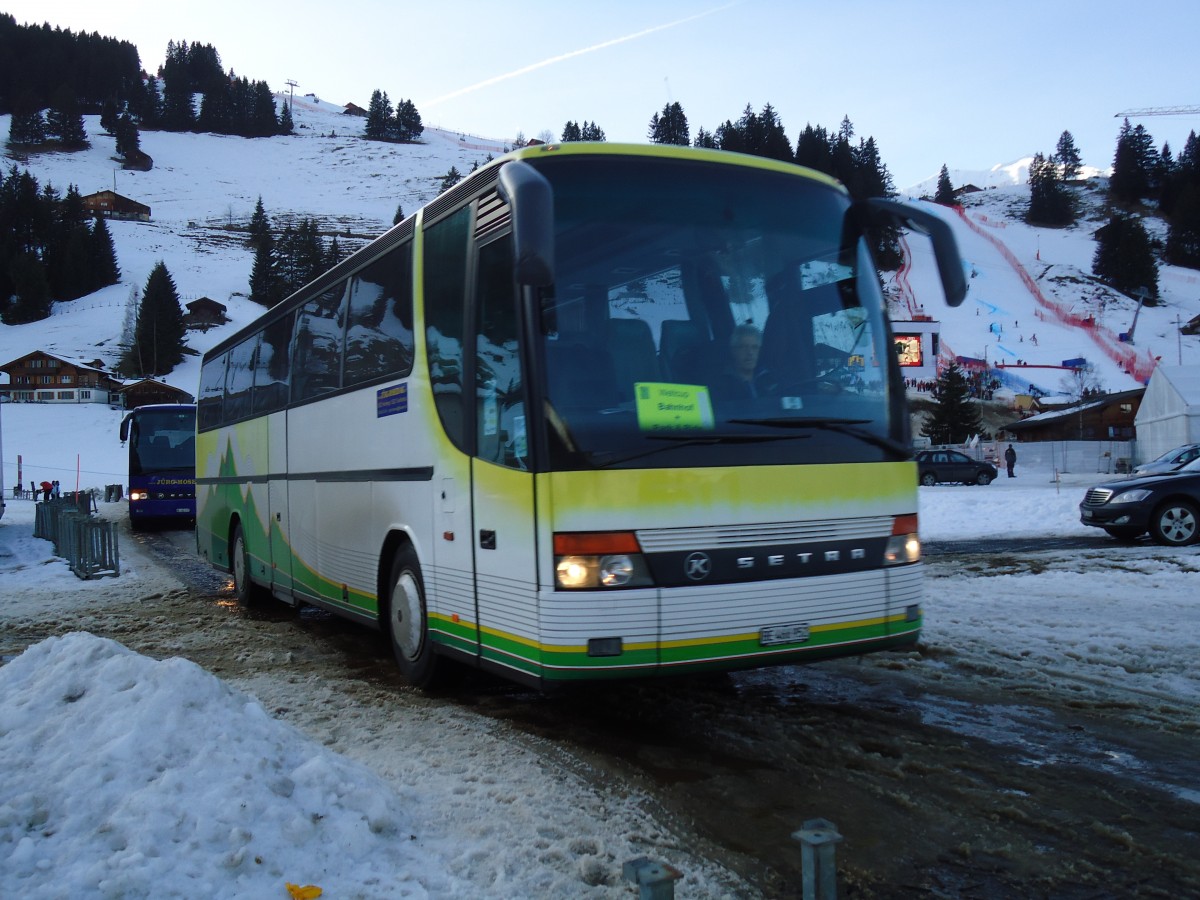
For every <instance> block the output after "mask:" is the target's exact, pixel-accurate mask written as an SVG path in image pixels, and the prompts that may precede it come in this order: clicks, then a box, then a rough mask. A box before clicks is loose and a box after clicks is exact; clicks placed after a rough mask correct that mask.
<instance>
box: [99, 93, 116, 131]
mask: <svg viewBox="0 0 1200 900" xmlns="http://www.w3.org/2000/svg"><path fill="white" fill-rule="evenodd" d="M119 115H120V110H118V109H117V102H116V101H115V100H113V99H112V98H111V97H110V98H109V99H108V100H105V101H104V105H103V106H102V107H101V108H100V127H101V128H103V129H104V130H105V131H106V132H107V133H108V134H116V133H117V117H118V116H119Z"/></svg>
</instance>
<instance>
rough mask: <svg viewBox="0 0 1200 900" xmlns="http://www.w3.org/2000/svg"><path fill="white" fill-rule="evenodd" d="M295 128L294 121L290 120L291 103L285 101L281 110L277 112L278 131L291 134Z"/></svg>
mask: <svg viewBox="0 0 1200 900" xmlns="http://www.w3.org/2000/svg"><path fill="white" fill-rule="evenodd" d="M295 130H296V123H295V122H293V121H292V105H291V104H290V103H286V102H285V103H284V104H283V112H281V113H280V114H279V133H280V134H292V133H293V132H294V131H295Z"/></svg>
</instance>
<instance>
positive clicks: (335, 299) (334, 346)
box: [292, 282, 346, 403]
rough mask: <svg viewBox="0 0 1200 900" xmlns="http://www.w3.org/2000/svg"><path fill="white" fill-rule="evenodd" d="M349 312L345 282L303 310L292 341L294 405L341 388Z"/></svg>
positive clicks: (326, 292) (297, 321)
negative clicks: (343, 334)
mask: <svg viewBox="0 0 1200 900" xmlns="http://www.w3.org/2000/svg"><path fill="white" fill-rule="evenodd" d="M345 313H346V285H345V283H344V282H343V283H339V284H337V285H335V286H334V287H332V288H330V289H329V290H327V291H325V292H324V293H322V294H320V295H318V296H316V297H314V298H313V299H312V300H309V301H308V302H307V303H305V304H304V306H302V307H301V308H300V313H299V315H297V316H296V329H295V335H296V337H295V340H294V341H293V342H292V346H293V357H292V366H293V368H292V402H294V403H298V402H301V401H304V400H309V399H311V398H313V397H318V396H320V395H321V394H327V393H329V392H330V391H336V390H337V389H338V388H339V387H341V379H342V326H343V323H344V322H345Z"/></svg>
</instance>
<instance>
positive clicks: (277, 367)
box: [254, 313, 292, 415]
mask: <svg viewBox="0 0 1200 900" xmlns="http://www.w3.org/2000/svg"><path fill="white" fill-rule="evenodd" d="M291 339H292V315H291V314H290V313H289V314H288V315H285V316H283V317H282V318H279V319H276V320H275V321H274V322H271V323H270V324H268V325H267V327H266V328H264V329H263V333H262V341H261V342H260V343H259V345H258V355H257V356H256V357H255V359H254V412H255V414H256V415H261V414H262V413H270V412H276V411H278V410H280V409H283V408H284V407H285V406H287V402H288V384H289V383H290V382H291V375H292V372H291V368H292V367H291V362H290V361H289V358H288V353H289V351H290V349H291V348H290V346H289V345H290V343H291Z"/></svg>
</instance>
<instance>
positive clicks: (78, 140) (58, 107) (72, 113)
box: [46, 85, 91, 150]
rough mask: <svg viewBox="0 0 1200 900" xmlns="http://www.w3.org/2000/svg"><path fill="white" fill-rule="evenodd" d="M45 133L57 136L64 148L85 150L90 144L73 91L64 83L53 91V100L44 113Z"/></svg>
mask: <svg viewBox="0 0 1200 900" xmlns="http://www.w3.org/2000/svg"><path fill="white" fill-rule="evenodd" d="M46 133H47V134H48V135H50V136H51V137H55V138H58V142H59V143H60V144H62V146H63V149H65V150H86V149H87V148H88V147H90V146H91V143H90V142H89V141H88V139H87V129H86V128H84V125H83V114H82V113H80V112H79V103H78V102H77V101H76V99H75V92H74V91H72V90H71V89H70V88H69V87H67V86H66V85H62V86H61V87H59V89H58V90H56V91H55V92H54V102H53V103H52V104H51V106H50V111H49V113H47V115H46Z"/></svg>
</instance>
